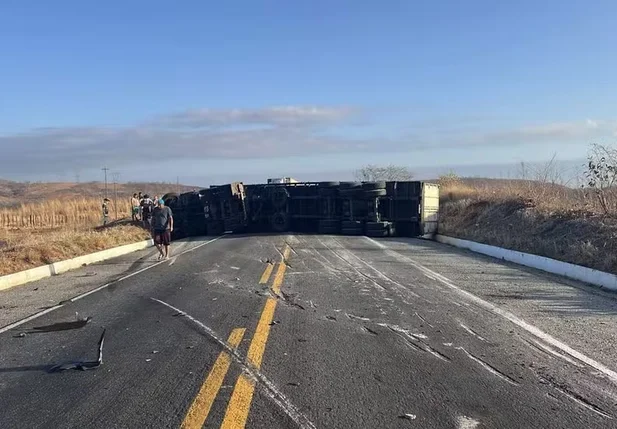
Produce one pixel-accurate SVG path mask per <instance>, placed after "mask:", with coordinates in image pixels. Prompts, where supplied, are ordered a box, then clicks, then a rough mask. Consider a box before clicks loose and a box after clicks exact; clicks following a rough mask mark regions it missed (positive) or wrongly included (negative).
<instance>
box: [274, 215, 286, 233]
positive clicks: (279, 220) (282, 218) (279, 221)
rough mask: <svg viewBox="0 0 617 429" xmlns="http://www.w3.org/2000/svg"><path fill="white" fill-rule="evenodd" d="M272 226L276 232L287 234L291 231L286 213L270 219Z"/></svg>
mask: <svg viewBox="0 0 617 429" xmlns="http://www.w3.org/2000/svg"><path fill="white" fill-rule="evenodd" d="M270 226H272V230H273V231H276V232H285V231H287V230H289V216H288V215H287V213H285V212H278V213H274V214H273V215H272V216H271V217H270Z"/></svg>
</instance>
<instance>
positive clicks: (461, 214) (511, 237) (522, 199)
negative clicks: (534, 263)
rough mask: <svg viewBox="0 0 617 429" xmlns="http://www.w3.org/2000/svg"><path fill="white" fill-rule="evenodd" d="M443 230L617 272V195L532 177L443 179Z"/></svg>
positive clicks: (441, 230)
mask: <svg viewBox="0 0 617 429" xmlns="http://www.w3.org/2000/svg"><path fill="white" fill-rule="evenodd" d="M441 186H442V188H441V195H442V198H441V213H440V225H439V229H440V232H441V233H442V234H446V235H450V236H454V237H458V238H464V239H469V240H473V241H478V242H481V243H485V244H491V245H495V246H500V247H505V248H508V249H514V250H519V251H523V252H528V253H533V254H536V255H541V256H547V257H550V258H554V259H558V260H562V261H566V262H571V263H574V264H579V265H583V266H587V267H590V268H595V269H599V270H602V271H607V272H611V273H617V240H616V238H617V194H616V193H615V192H614V191H610V192H606V197H607V200H608V201H609V207H610V208H611V209H612V210H611V212H609V213H606V212H605V211H604V209H603V207H602V206H601V204H600V203H599V201H598V199H597V196H596V194H595V193H594V191H593V190H584V189H574V188H569V187H566V186H561V185H557V184H552V183H543V182H538V181H532V180H478V179H474V180H470V179H458V178H455V177H448V178H444V179H443V180H442V181H441Z"/></svg>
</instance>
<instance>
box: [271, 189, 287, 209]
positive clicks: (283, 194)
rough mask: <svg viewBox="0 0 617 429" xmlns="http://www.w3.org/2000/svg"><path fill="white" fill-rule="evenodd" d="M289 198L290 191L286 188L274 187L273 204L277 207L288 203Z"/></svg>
mask: <svg viewBox="0 0 617 429" xmlns="http://www.w3.org/2000/svg"><path fill="white" fill-rule="evenodd" d="M287 198H289V193H288V192H287V189H285V188H274V190H273V191H272V204H273V205H274V207H276V208H277V209H280V208H281V207H283V206H285V204H287Z"/></svg>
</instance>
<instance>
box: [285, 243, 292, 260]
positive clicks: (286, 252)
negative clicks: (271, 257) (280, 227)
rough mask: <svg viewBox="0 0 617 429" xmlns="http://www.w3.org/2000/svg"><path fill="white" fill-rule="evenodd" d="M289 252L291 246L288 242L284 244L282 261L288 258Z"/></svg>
mask: <svg viewBox="0 0 617 429" xmlns="http://www.w3.org/2000/svg"><path fill="white" fill-rule="evenodd" d="M290 252H291V248H290V247H289V245H288V244H286V245H285V250H283V262H285V261H286V260H288V259H289V253H290Z"/></svg>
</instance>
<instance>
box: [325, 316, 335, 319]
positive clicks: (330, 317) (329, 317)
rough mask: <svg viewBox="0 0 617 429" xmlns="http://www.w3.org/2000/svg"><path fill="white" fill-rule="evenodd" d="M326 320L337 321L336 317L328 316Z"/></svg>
mask: <svg viewBox="0 0 617 429" xmlns="http://www.w3.org/2000/svg"><path fill="white" fill-rule="evenodd" d="M326 319H328V320H336V317H334V316H326Z"/></svg>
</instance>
